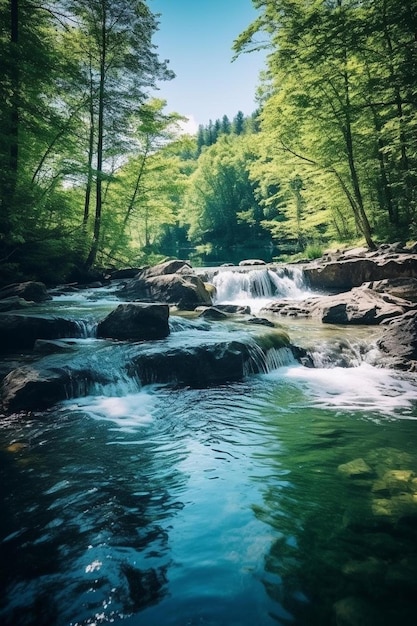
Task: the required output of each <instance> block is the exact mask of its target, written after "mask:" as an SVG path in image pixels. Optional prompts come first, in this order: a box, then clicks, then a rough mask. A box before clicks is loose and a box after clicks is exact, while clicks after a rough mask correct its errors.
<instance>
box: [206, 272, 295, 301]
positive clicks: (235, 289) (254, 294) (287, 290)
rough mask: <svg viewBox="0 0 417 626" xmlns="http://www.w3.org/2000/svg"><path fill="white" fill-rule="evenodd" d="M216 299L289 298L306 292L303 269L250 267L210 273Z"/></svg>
mask: <svg viewBox="0 0 417 626" xmlns="http://www.w3.org/2000/svg"><path fill="white" fill-rule="evenodd" d="M212 282H213V284H214V286H215V287H216V302H230V301H232V302H233V301H238V300H249V299H253V298H264V299H265V298H269V299H273V298H293V299H299V298H302V297H304V296H305V295H306V291H307V287H306V285H305V283H304V279H303V272H302V270H301V269H300V268H299V267H279V268H275V269H269V268H262V269H255V270H250V271H245V272H242V271H236V270H224V271H219V272H218V273H217V274H215V275H214V276H213V277H212Z"/></svg>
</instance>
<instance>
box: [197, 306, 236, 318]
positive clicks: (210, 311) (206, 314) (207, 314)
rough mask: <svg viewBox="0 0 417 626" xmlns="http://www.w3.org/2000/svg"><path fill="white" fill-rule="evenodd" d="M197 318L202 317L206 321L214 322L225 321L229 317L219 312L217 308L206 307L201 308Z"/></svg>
mask: <svg viewBox="0 0 417 626" xmlns="http://www.w3.org/2000/svg"><path fill="white" fill-rule="evenodd" d="M198 308H199V307H198ZM199 317H203V318H204V319H206V320H213V321H215V320H225V319H227V318H228V317H229V315H228V314H227V313H225V312H224V311H221V310H220V309H218V308H217V307H214V306H208V307H204V308H203V310H202V311H201V313H200V315H199Z"/></svg>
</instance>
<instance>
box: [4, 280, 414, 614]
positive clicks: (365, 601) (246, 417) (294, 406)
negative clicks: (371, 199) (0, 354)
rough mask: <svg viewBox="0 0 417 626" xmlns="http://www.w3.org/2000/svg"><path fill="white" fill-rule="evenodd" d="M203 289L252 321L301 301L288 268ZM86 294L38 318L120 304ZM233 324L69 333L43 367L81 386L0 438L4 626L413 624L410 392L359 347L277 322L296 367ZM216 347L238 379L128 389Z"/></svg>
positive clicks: (364, 335)
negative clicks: (140, 336)
mask: <svg viewBox="0 0 417 626" xmlns="http://www.w3.org/2000/svg"><path fill="white" fill-rule="evenodd" d="M211 278H212V282H215V283H216V287H217V301H218V302H225V301H229V302H230V301H231V302H235V303H236V301H237V300H239V299H242V300H244V301H245V303H246V304H250V306H251V308H252V310H259V308H260V306H261V304H262V303H263V302H264V301H265V299H275V298H282V297H290V298H294V297H302V294H303V292H304V290H305V286H304V285H303V283H302V280H301V278H302V277H301V271H300V270H299V269H298V268H295V269H294V270H291V271H290V270H285V269H282V270H281V269H279V270H278V269H277V270H270V269H266V268H263V269H261V270H258V269H256V270H250V271H249V272H248V271H245V272H243V271H242V272H240V271H239V272H238V271H236V272H235V271H232V270H223V269H222V270H220V271H218V272H216V274H215V276H214V278H213V277H211ZM90 296H91V297H93V296H94V294H93V293H91V294H84V295H83V296H82V297H79V299H78V300H77V296H76V295H75V296H73V297H72V299H71V298H70V297H62V298H60V299H59V298H58V299H57V302H52V303H50V304H48V305H47V306H48V307H49V312H50V313H51V314H53V312H54V310H55V307H56V311H59V314H60V315H63V314H67V315H68V316H69V317H71V318H72V319H75V317H76V316H77V317H78V318H80V319H84V320H92V321H93V322H95V321H97V319H99V318H100V317H103V316H104V314H106V313H107V312H108V311H109V310H110V308H114V306H116V304H117V302H115V301H113V300H111V298H109V301H108V302H107V301H103V299H102V300H101V301H99V300H97V301H94V300H91V299H90ZM248 317H249V316H246V317H242V318H236V321H230V319H228V320H227V321H225V322H208V321H206V320H203V319H199V318H194V319H189V318H188V317H176V316H171V319H170V328H171V335H170V336H169V338H167V339H164V340H161V341H156V342H150V343H149V344H147V343H146V342H144V343H143V344H140V345H139V344H129V343H126V344H124V343H123V342H111V341H105V340H97V339H95V338H94V337H91V336H90V335H91V333H92V328H89V329H87V328H86V330H85V335H87V334H88V335H89V336H88V337H86V338H79V339H77V340H76V341H74V342H72V341H71V342H70V343H73V344H74V350H75V352H74V354H68V355H67V353H65V354H56V355H52V356H49V357H45V358H44V361H43V362H44V363H45V366H46V363H49V364H50V366H51V367H52V368H53V369H54V370H55V369H56V370H58V369H60V368H61V369H62V368H63V367H64V366H65V362H64V360H63V359H66V358H68V359H69V361H71V362H73V364H74V367H75V369H77V371H82V370H83V368H87V369H89V370H90V372H91V371H93V372H94V377H93V378H94V380H93V381H92V382H90V383H89V384H87V383H86V384H85V386H84V387H83V388H81V387H82V385H81V387H80V388H79V389H78V393H79V394H81V393H82V394H88V395H85V397H77V398H72V399H69V400H66V401H64V402H61V403H57V405H56V406H54V407H52V408H51V409H49V410H48V411H39V412H34V413H32V414H30V415H27V416H25V417H23V416H20V415H19V416H13V415H12V416H9V417H7V418H4V419H3V420H1V421H0V473H1V480H0V486H1V489H2V490H3V501H2V515H1V521H0V559H1V562H2V563H4V564H7V567H3V568H0V581H1V588H2V594H1V598H0V621H1V623H2V625H3V624H4V626H18V625H20V624H22V625H23V624H24V625H25V626H93V625H97V626H98V625H103V624H109V623H111V624H114V625H115V626H118V625H119V626H123V624H128V625H129V626H145V625H146V626H161V624H167V625H169V626H183V625H184V624H210V625H213V626H214V625H216V626H220V625H226V624H227V625H231V624H235V625H239V626H253V625H254V624H257V625H258V624H259V626H276V624H283V623H286V624H292V625H293V626H305V625H306V624H308V625H309V626H323V625H324V624H326V625H327V624H342V623H343V624H347V623H349V624H361V623H366V624H367V626H381V624H393V623H401V624H402V625H403V626H412V625H413V624H414V623H415V594H416V592H417V582H416V581H417V549H416V546H417V530H416V529H417V484H416V480H417V479H416V476H417V452H416V447H415V445H414V442H415V440H416V437H417V375H416V374H414V373H408V374H405V373H402V372H394V371H389V370H383V369H378V368H376V367H374V366H373V365H372V363H374V362H376V355H375V359H373V360H372V359H371V357H370V353H371V351H372V350H375V348H374V347H373V345H374V336H375V335H374V332H376V331H375V329H372V330H371V329H369V328H368V329H367V328H365V327H364V328H357V327H356V328H353V329H348V328H336V327H329V326H326V325H318V324H315V323H314V321H312V320H297V319H285V320H280V319H279V318H275V319H274V321H275V323H276V326H278V327H279V326H280V325H281V322H282V324H284V325H285V329H286V330H287V332H288V334H289V336H290V337H291V340H292V341H293V342H294V343H296V344H297V345H302V346H304V347H306V348H308V350H309V351H310V352H311V354H312V358H313V361H314V365H315V367H304V366H303V365H301V364H300V363H298V362H296V361H295V360H294V358H293V356H292V352H291V351H290V350H289V349H288V348H285V347H284V348H276V347H274V344H273V341H272V339H271V337H269V335H268V333H274V332H276V330H273V329H272V330H271V329H268V328H267V327H265V328H263V329H262V327H261V329H259V328H258V327H257V326H255V325H253V326H251V325H248V323H247V318H248ZM239 320H241V321H239ZM242 320H244V321H242ZM80 332H81V331H80ZM225 343H227V344H228V345H230V346H231V353H232V356H233V358H234V362H235V363H236V362H239V359H240V358H241V357H240V354H239V349H240V346H244V348H245V350H246V351H242V355H243V356H242V358H244V357H245V358H246V356H245V355H248V358H247V360H246V361H245V374H246V377H243V379H242V380H233V381H229V382H222V383H221V384H210V385H205V386H200V387H199V386H198V385H197V386H194V387H192V386H190V385H185V386H184V385H176V384H157V385H154V384H147V385H143V380H141V378H140V375H135V373H136V374H138V372H139V373H140V372H141V371H142V370H141V369H140V367H139V365H140V363H139V361H138V351H139V353H140V354H142V357H143V360H142V362H141V363H142V365H143V366H144V369H143V372H145V370H146V367H148V368H149V370H151V369H152V367H153V365H154V364H155V363H157V361H158V359H156V356H157V357H158V358H159V356H158V355H160V354H162V353H163V352H164V351H165V354H166V355H168V356H170V355H171V357H172V355H175V353H176V351H177V350H179V349H182V350H184V351H185V352H187V351H188V352H189V353H192V352H193V351H197V354H198V350H201V351H202V352H203V351H204V350H206V351H207V352H209V351H210V350H211V348H212V347H213V346H216V347H217V346H219V345H221V346H222V345H224V344H225ZM367 346H369V349H368V347H367ZM216 349H217V348H216ZM209 362H210V363H211V365H212V366H213V368H214V369H215V368H216V367H219V368H220V367H221V361H219V360H218V359H217V352H216V351H214V352H213V353H212V354H211V356H210V358H209ZM159 365H160V362H159ZM346 365H348V366H349V367H345V366H346ZM145 366H146V367H145ZM199 366H200V365H199V363H198V360H197V361H192V362H191V366H190V370H191V374H192V373H193V368H194V369H198V367H199ZM166 371H167V376H168V375H169V374H170V370H169V368H167V370H166ZM148 373H149V380H152V372H151V371H150V372H148ZM254 374H256V375H254ZM74 384H75V383H74ZM76 393H77V389H76V388H75V387H74V389H73V390H72V395H76Z"/></svg>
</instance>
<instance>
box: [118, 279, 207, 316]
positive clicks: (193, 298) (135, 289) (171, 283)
mask: <svg viewBox="0 0 417 626" xmlns="http://www.w3.org/2000/svg"><path fill="white" fill-rule="evenodd" d="M190 271H191V270H190ZM118 295H119V297H121V298H123V299H125V300H142V301H146V302H165V303H167V304H175V305H177V306H178V307H179V308H180V309H184V310H191V311H192V310H193V309H194V308H195V307H196V306H198V305H200V304H206V305H209V306H210V305H211V297H210V294H209V293H208V292H207V290H206V288H205V286H204V283H203V281H202V280H201V278H199V277H198V276H196V275H192V274H191V275H181V274H163V275H160V276H152V277H145V278H143V277H142V276H141V275H139V276H137V277H136V278H133V279H132V280H131V281H129V283H127V284H126V286H125V287H124V288H123V289H122V290H120V291H119V293H118Z"/></svg>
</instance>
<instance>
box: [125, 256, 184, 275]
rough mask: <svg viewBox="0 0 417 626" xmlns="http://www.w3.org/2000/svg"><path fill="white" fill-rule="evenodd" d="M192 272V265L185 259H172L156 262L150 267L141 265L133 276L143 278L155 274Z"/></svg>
mask: <svg viewBox="0 0 417 626" xmlns="http://www.w3.org/2000/svg"><path fill="white" fill-rule="evenodd" d="M178 273H181V274H192V273H193V270H192V267H191V265H190V264H189V263H187V261H180V260H177V259H175V260H173V261H165V262H164V263H158V265H153V266H152V267H149V266H147V267H143V268H141V269H140V270H139V272H138V273H137V274H136V276H135V277H134V278H137V279H142V280H145V279H147V278H154V277H155V276H165V275H166V274H178Z"/></svg>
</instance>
